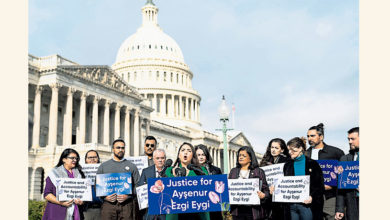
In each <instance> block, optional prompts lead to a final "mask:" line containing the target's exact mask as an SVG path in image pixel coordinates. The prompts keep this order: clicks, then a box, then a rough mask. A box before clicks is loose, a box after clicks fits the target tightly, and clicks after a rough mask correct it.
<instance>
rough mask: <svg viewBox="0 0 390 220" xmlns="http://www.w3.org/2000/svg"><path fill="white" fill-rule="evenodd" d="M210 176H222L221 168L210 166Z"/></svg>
mask: <svg viewBox="0 0 390 220" xmlns="http://www.w3.org/2000/svg"><path fill="white" fill-rule="evenodd" d="M207 171H208V172H209V174H210V175H216V174H222V171H221V169H220V168H219V167H216V166H214V165H209V168H208V170H207Z"/></svg>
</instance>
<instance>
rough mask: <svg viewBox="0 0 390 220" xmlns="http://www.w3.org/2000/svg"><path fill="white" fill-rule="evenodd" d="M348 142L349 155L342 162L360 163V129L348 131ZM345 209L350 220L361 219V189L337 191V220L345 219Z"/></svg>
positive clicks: (343, 157) (342, 158)
mask: <svg viewBox="0 0 390 220" xmlns="http://www.w3.org/2000/svg"><path fill="white" fill-rule="evenodd" d="M348 142H349V146H350V150H349V154H347V155H345V156H342V157H341V161H359V127H355V128H352V129H350V130H349V131H348ZM344 208H346V213H347V215H346V216H347V219H348V220H353V219H359V188H358V189H339V190H337V197H336V215H335V219H342V218H343V217H344V213H345V211H344Z"/></svg>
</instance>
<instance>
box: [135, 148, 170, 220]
mask: <svg viewBox="0 0 390 220" xmlns="http://www.w3.org/2000/svg"><path fill="white" fill-rule="evenodd" d="M165 159H166V155H165V151H164V149H156V150H154V151H153V162H154V165H152V166H149V167H147V168H145V169H143V170H142V174H141V177H140V179H139V182H138V183H137V186H142V185H144V184H148V179H149V178H156V177H161V173H160V172H161V170H162V169H163V168H164V164H165ZM141 213H142V214H143V217H142V219H143V220H165V215H148V210H147V209H146V210H141Z"/></svg>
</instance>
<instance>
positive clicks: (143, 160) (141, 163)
mask: <svg viewBox="0 0 390 220" xmlns="http://www.w3.org/2000/svg"><path fill="white" fill-rule="evenodd" d="M126 160H130V161H131V162H132V163H133V164H134V165H135V166H137V169H138V172H139V175H141V174H142V170H143V169H144V168H146V167H148V156H139V157H126Z"/></svg>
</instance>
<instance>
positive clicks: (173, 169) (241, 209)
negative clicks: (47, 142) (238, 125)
mask: <svg viewBox="0 0 390 220" xmlns="http://www.w3.org/2000/svg"><path fill="white" fill-rule="evenodd" d="M307 140H308V142H309V145H310V147H309V148H308V149H306V140H305V139H304V138H299V137H295V138H292V139H291V140H289V141H288V142H287V144H286V143H285V141H284V140H283V139H280V138H275V139H272V140H271V141H270V142H269V144H268V147H267V150H266V153H265V154H264V156H263V159H262V160H261V161H260V163H259V162H258V161H257V158H256V155H255V152H254V150H253V148H252V147H248V146H244V147H241V148H240V149H239V150H238V152H237V161H236V165H235V167H234V168H233V169H231V170H230V173H229V175H228V178H229V179H249V178H257V179H259V183H261V185H260V186H259V191H257V196H258V197H259V199H260V204H258V205H231V207H230V214H231V217H232V218H233V219H234V220H241V219H243V220H244V219H287V220H288V219H291V220H299V219H302V220H309V219H318V220H320V219H321V220H322V219H343V218H344V219H345V217H346V219H348V220H355V219H359V192H358V190H355V189H353V190H338V189H337V188H336V187H332V186H327V185H324V178H323V175H322V170H321V168H320V166H319V164H318V163H317V162H316V160H338V161H353V160H359V128H358V127H356V128H352V129H350V130H349V131H348V140H349V144H350V153H349V154H348V155H344V152H343V151H342V150H340V149H338V148H336V147H333V146H329V145H327V144H325V142H324V141H323V140H324V128H323V124H322V123H321V124H319V125H317V126H313V127H310V128H309V130H308V132H307ZM112 152H113V158H112V159H110V160H108V161H105V162H103V163H101V165H100V166H99V168H98V171H97V174H106V173H125V172H131V178H132V183H133V184H132V187H133V190H132V192H133V193H132V194H129V195H119V194H118V195H117V194H112V195H108V196H105V197H100V198H99V197H96V194H95V191H94V190H95V189H94V187H92V188H93V189H92V190H93V192H92V193H93V201H92V202H83V201H80V200H78V199H73V200H69V201H61V202H60V201H58V200H57V198H56V188H55V185H54V184H53V182H54V181H55V179H56V178H65V177H66V178H85V176H84V174H83V172H82V171H81V166H80V164H79V160H80V157H79V154H78V153H77V152H76V151H75V150H73V149H70V148H68V149H66V150H64V151H63V152H62V154H61V156H60V159H59V162H58V164H57V165H56V167H55V168H54V169H53V170H52V171H51V172H50V174H49V176H48V177H47V179H46V187H45V190H44V198H45V199H46V200H47V201H48V203H47V206H46V210H45V213H44V216H43V219H56V220H57V219H61V220H62V219H69V220H70V219H72V220H79V219H104V220H105V219H160V220H165V219H167V220H180V219H186V220H191V219H201V220H209V219H212V220H214V219H223V216H222V213H221V212H202V213H186V214H166V215H149V214H148V211H147V210H139V209H138V204H137V199H136V194H135V192H136V190H135V187H136V186H141V185H144V184H147V182H148V179H149V178H156V177H175V176H196V175H197V172H194V169H193V168H191V169H190V168H189V167H190V166H192V167H193V166H195V167H196V168H197V170H200V171H202V173H203V174H206V175H218V174H222V172H221V169H220V168H218V167H216V166H214V165H213V158H212V157H211V155H210V153H209V151H208V149H207V147H206V146H205V145H202V144H200V145H196V146H195V147H194V146H193V145H192V144H190V143H186V142H185V143H183V144H181V145H180V147H179V149H178V153H177V157H176V160H175V162H174V163H173V165H172V166H169V167H166V166H164V165H166V153H165V151H164V149H161V148H157V140H156V139H155V138H154V137H153V136H147V137H146V139H145V144H144V153H145V155H146V156H148V165H149V167H147V168H145V169H143V171H142V175H141V176H140V175H139V172H138V170H137V167H136V166H135V165H134V164H133V163H132V162H130V161H129V160H127V159H125V158H124V155H125V142H124V141H123V140H122V139H116V140H115V141H114V142H113V144H112ZM99 162H100V158H99V154H98V152H97V151H94V150H90V151H88V152H87V153H86V155H85V163H87V164H88V163H99ZM277 163H285V164H284V168H283V172H284V175H285V176H300V175H309V176H310V196H309V198H307V199H306V200H305V201H304V202H303V203H277V202H272V194H273V193H274V186H272V185H271V186H269V185H268V184H267V181H266V175H265V173H264V171H263V170H262V169H261V168H260V167H263V166H268V165H272V164H277Z"/></svg>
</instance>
